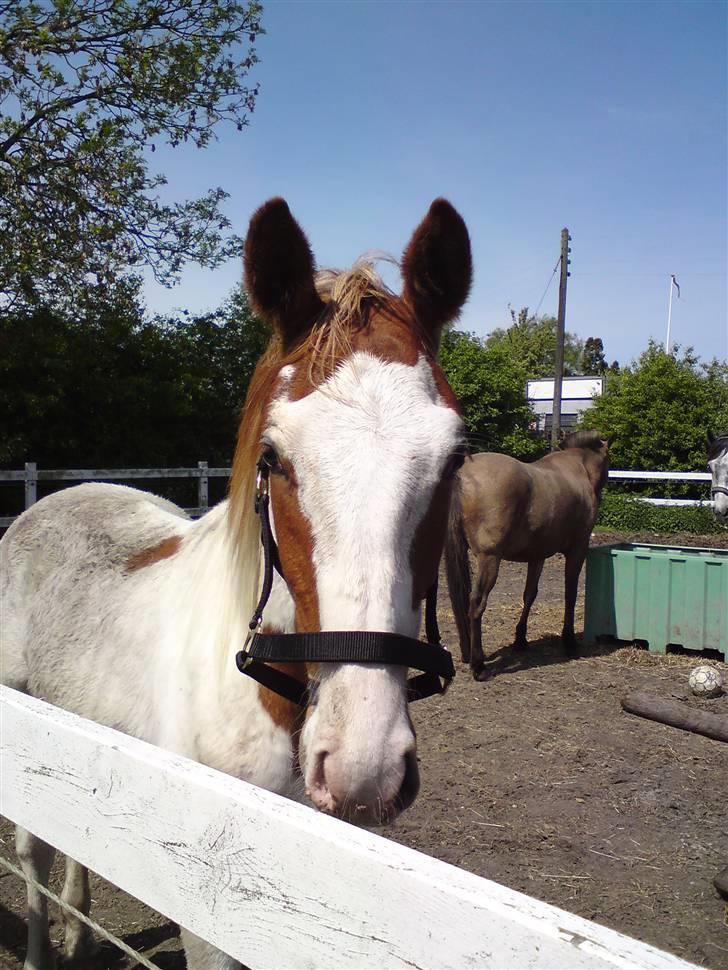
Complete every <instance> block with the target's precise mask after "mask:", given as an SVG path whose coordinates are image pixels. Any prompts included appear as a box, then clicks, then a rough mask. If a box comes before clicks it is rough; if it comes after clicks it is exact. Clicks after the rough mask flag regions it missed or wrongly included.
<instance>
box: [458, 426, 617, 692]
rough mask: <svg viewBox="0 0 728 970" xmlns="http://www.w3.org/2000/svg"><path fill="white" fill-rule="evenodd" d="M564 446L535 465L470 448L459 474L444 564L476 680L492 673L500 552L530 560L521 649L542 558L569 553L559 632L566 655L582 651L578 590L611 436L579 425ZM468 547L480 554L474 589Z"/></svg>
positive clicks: (518, 634) (509, 558)
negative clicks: (485, 626) (485, 627)
mask: <svg viewBox="0 0 728 970" xmlns="http://www.w3.org/2000/svg"><path fill="white" fill-rule="evenodd" d="M562 447H563V450H562V451H556V452H553V453H552V454H549V455H546V456H545V457H544V458H540V459H539V460H538V461H535V462H533V463H531V464H526V463H525V462H521V461H518V460H517V459H515V458H509V457H508V456H507V455H498V454H491V453H486V454H479V455H473V456H472V458H470V459H468V460H466V462H465V464H464V465H463V467H462V469H461V470H460V472H459V474H458V484H459V488H456V490H455V492H454V493H453V498H452V504H451V508H450V523H449V529H448V537H447V542H446V545H445V564H446V568H447V580H448V586H449V588H450V600H451V602H452V608H453V613H454V614H455V621H456V623H457V627H458V633H459V635H460V649H461V651H462V658H463V661H464V662H465V663H468V662H469V663H470V667H471V669H472V671H473V677H475V679H476V680H485V679H486V677H487V676H488V675H487V673H486V670H485V658H484V655H483V644H482V631H481V621H482V617H483V613H484V612H485V609H486V607H487V605H488V596H489V595H490V591H491V590H492V589H493V587H494V586H495V582H496V580H497V578H498V570H499V568H500V564H501V560H503V559H505V560H507V561H508V562H527V563H528V575H527V577H526V586H525V589H524V591H523V611H522V612H521V618H520V619H519V621H518V626H517V627H516V641H515V647H516V648H517V649H523V648H525V647H526V645H527V641H526V630H527V625H528V614H529V613H530V611H531V607H532V605H533V601H534V600H535V599H536V595H537V593H538V581H539V579H540V577H541V571H542V570H543V565H544V561H545V560H546V559H548V558H549V556H554V555H555V554H556V553H557V552H560V553H563V554H564V556H565V557H566V569H565V578H566V584H565V585H566V589H565V610H564V628H563V631H562V634H561V637H562V640H563V643H564V647H565V649H566V652H567V654H568V655H569V656H576V655H577V654H578V645H577V642H576V637H575V636H574V606H575V603H576V592H577V587H578V584H579V574H580V573H581V567H582V566H583V564H584V559H585V558H586V554H587V550H588V548H589V537H590V535H591V531H592V528H593V526H594V523H595V521H596V518H597V515H598V513H599V503H600V501H601V495H602V488H603V486H604V483H605V482H606V480H607V474H608V458H609V442H608V441H603V440H602V439H601V437H600V436H599V434H598V433H597V432H596V431H577V432H575V433H574V434H571V435H568V436H567V437H566V439H565V440H564V443H563V446H562ZM468 548H469V549H470V551H471V552H472V553H473V555H474V556H475V558H476V560H477V576H476V582H475V588H474V589H473V588H472V583H471V575H470V562H469V559H468Z"/></svg>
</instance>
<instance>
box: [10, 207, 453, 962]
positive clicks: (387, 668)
mask: <svg viewBox="0 0 728 970" xmlns="http://www.w3.org/2000/svg"><path fill="white" fill-rule="evenodd" d="M401 268H402V279H403V289H402V293H401V295H395V294H394V293H392V292H391V291H390V290H388V289H387V288H386V287H385V286H384V284H383V283H382V282H381V280H380V279H379V278H378V277H377V275H376V273H375V272H374V270H373V269H372V267H371V266H370V265H368V264H366V263H360V264H357V265H355V267H354V268H353V269H352V270H350V271H347V272H343V273H334V272H329V273H325V274H319V275H318V276H317V275H316V274H315V268H314V261H313V256H312V253H311V250H310V248H309V244H308V241H307V239H306V237H305V235H304V234H303V232H302V230H301V229H300V227H299V226H298V224H297V223H296V222H295V221H294V219H293V217H292V216H291V213H290V211H289V209H288V206H287V205H286V203H285V202H284V201H283V200H282V199H273V200H271V201H269V202H268V203H266V204H265V205H264V206H262V208H260V209H259V210H258V211H257V212H256V213H255V214H254V216H253V218H252V221H251V223H250V227H249V231H248V235H247V239H246V244H245V274H246V286H247V289H248V292H249V294H250V297H251V300H252V304H253V306H254V307H255V309H256V311H257V312H258V313H259V314H260V315H261V316H262V317H263V318H264V319H265V320H266V321H267V322H268V323H269V324H270V326H271V328H272V331H273V336H272V340H271V344H270V346H269V348H268V350H267V352H266V354H265V355H264V357H263V358H262V360H261V362H260V364H259V366H258V368H257V370H256V373H255V375H254V377H253V379H252V382H251V386H250V389H249V393H248V396H247V399H246V403H245V406H244V410H243V416H242V422H241V426H240V433H239V437H238V443H237V449H236V452H235V457H234V462H233V470H232V475H231V482H230V492H229V498H228V499H227V500H226V501H224V502H223V503H221V504H220V505H218V506H217V507H216V508H214V509H213V510H211V511H210V512H209V513H208V514H207V515H205V516H204V517H203V518H201V519H199V520H198V521H191V520H190V519H188V518H187V517H186V515H185V514H184V513H183V512H182V511H181V510H180V509H179V508H177V507H176V506H174V505H172V504H171V503H169V502H167V501H165V500H163V499H161V498H157V497H155V496H152V495H149V494H147V493H144V492H139V491H136V490H134V489H130V488H126V487H123V486H115V485H105V484H87V485H80V486H78V487H75V488H69V489H67V490H65V491H61V492H58V493H56V494H54V495H52V496H49V497H48V498H45V499H43V500H42V501H40V502H38V503H37V504H36V505H34V506H33V507H32V508H31V509H29V510H28V511H27V512H25V513H24V514H23V515H22V516H20V518H19V519H18V520H17V521H16V522H15V523H14V524H13V526H12V527H11V528H10V529H9V531H8V532H7V534H6V536H5V538H4V539H3V541H2V543H1V544H0V557H1V558H0V570H1V573H0V597H1V598H2V603H3V610H4V614H3V624H2V635H3V641H2V672H3V679H4V682H5V683H6V684H8V685H10V686H11V687H14V688H16V689H18V690H21V691H26V692H28V693H30V694H32V695H34V696H36V697H41V698H44V699H45V700H47V701H49V702H51V703H53V704H56V705H59V706H61V707H63V708H65V709H67V710H70V711H74V712H76V713H77V714H80V715H83V716H85V717H89V718H92V719H93V720H95V721H98V722H100V723H102V724H108V725H113V726H114V727H115V728H118V729H120V730H122V731H125V732H127V733H129V734H131V735H134V736H136V737H139V738H143V739H144V740H146V741H149V742H152V743H154V744H157V745H160V746H162V747H164V748H168V749H170V750H172V751H175V752H177V753H180V754H182V755H186V756H187V757H190V758H194V759H196V760H198V761H201V762H203V763H204V764H207V765H211V766H212V767H214V768H217V769H220V770H222V771H225V772H229V773H230V774H232V775H235V776H236V777H238V778H242V779H245V780H247V781H249V782H252V783H254V784H256V785H260V786H262V787H264V788H268V789H270V790H272V791H276V792H280V793H283V794H287V795H290V796H292V797H303V795H304V792H305V793H306V794H307V795H308V796H309V798H310V799H311V801H312V802H313V804H314V805H315V806H316V807H317V808H319V809H321V810H323V811H324V812H328V813H331V814H334V815H338V816H340V817H343V818H346V819H349V820H351V821H354V822H361V823H378V822H385V821H388V820H389V819H391V818H393V817H394V816H395V815H396V814H397V813H398V812H399V811H401V810H402V809H404V808H405V807H407V806H408V805H409V804H410V803H411V802H412V801H413V799H414V798H415V796H416V794H417V791H418V787H419V776H418V769H417V758H416V754H415V749H416V745H415V734H414V730H413V726H412V722H411V720H410V716H409V712H408V706H407V704H408V693H407V681H406V666H401V665H398V664H397V663H396V662H394V663H378V664H377V663H353V662H338V663H337V662H335V660H331V659H329V662H326V663H319V664H304V663H298V664H295V663H292V664H284V665H280V666H282V667H285V668H286V669H287V672H288V674H289V676H290V677H292V678H294V679H296V680H299V681H302V682H303V683H304V684H306V685H308V686H309V687H315V691H314V690H311V691H310V692H309V693H310V694H314V695H315V703H311V704H310V706H308V707H307V708H303V709H302V708H300V707H299V706H298V705H296V704H294V703H292V702H291V701H290V700H287V699H285V698H284V697H281V696H279V695H278V694H275V693H272V692H271V691H270V690H269V689H267V688H266V687H263V686H261V685H260V684H259V683H256V681H255V680H252V679H250V678H249V677H246V676H243V674H241V673H240V672H239V671H238V669H236V660H235V658H236V654H237V652H238V651H239V650H240V649H241V647H242V645H243V643H244V641H245V637H246V631H247V626H248V623H247V621H248V619H249V617H250V615H251V613H252V612H253V609H254V606H255V603H256V601H257V599H258V592H259V587H260V582H261V579H260V575H261V568H260V567H261V559H262V556H261V527H260V523H259V519H258V516H256V510H255V504H256V503H255V494H256V477H257V476H258V491H260V481H259V476H260V475H261V474H262V472H261V469H264V470H265V474H266V482H267V487H268V491H267V492H266V499H268V498H269V501H270V519H271V528H272V531H273V533H274V535H275V541H277V550H278V556H277V558H278V560H279V561H278V563H277V564H278V565H279V567H280V574H281V575H280V576H276V577H275V579H274V580H273V583H272V591H271V592H270V597H269V599H268V600H267V603H266V606H265V610H264V617H263V624H262V631H263V633H265V632H266V631H267V632H268V633H276V632H277V633H290V632H291V631H297V634H298V633H307V634H308V633H311V632H312V631H313V633H314V635H316V634H317V633H318V632H320V631H383V632H384V633H385V634H388V635H389V634H393V635H397V637H395V638H399V639H402V638H406V637H409V638H415V637H417V635H418V632H419V628H420V614H421V604H422V601H423V599H424V598H425V595H426V593H427V592H428V590H430V589H431V588H432V587H433V584H434V583H435V581H436V577H437V569H438V563H439V560H440V555H441V551H442V546H443V542H444V537H445V531H446V526H447V516H448V506H449V501H450V492H451V487H452V482H453V479H454V476H455V473H456V471H457V469H458V468H459V467H460V464H461V463H462V456H463V454H464V447H465V445H464V442H465V439H464V428H463V424H462V421H461V418H460V416H459V414H458V409H457V403H456V401H455V398H454V396H453V394H452V391H451V390H450V388H449V386H448V384H447V381H446V379H445V377H444V375H443V372H442V371H441V369H440V367H439V366H438V364H437V362H436V359H435V358H436V352H437V348H438V344H439V338H440V333H441V331H442V328H443V326H444V325H445V324H446V323H448V322H449V321H450V320H452V319H453V318H454V317H455V316H456V315H457V314H458V312H459V310H460V308H461V306H462V304H463V303H464V301H465V299H466V297H467V294H468V290H469V287H470V280H471V257H470V243H469V239H468V233H467V230H466V228H465V224H464V222H463V220H462V219H461V217H460V216H459V215H458V213H457V212H456V211H455V209H453V207H452V206H451V205H450V204H449V203H448V202H446V201H445V200H443V199H438V200H436V201H435V202H433V204H432V206H431V208H430V210H429V212H428V214H427V216H426V218H425V219H424V220H423V222H422V223H421V224H420V226H419V227H418V228H417V229H416V231H415V232H414V235H413V236H412V239H411V241H410V243H409V245H408V247H407V249H406V250H405V253H404V256H403V260H402V264H401ZM266 562H267V560H266ZM266 568H267V567H266ZM282 576H284V577H285V580H283V579H282V578H281V577H282ZM331 635H332V634H330V636H331ZM269 639H270V637H269ZM418 645H419V644H415V646H418ZM440 649H442V648H440ZM443 652H444V651H443ZM410 665H412V664H410ZM272 666H273V667H274V668H275V667H276V665H275V664H274V665H272ZM17 849H18V854H19V857H20V860H21V864H22V867H23V870H24V872H25V873H26V874H27V875H28V876H31V877H33V878H34V879H36V880H38V881H39V882H40V883H41V884H44V883H47V880H48V875H49V871H50V868H51V863H52V859H53V855H54V851H55V850H54V849H53V848H52V847H51V846H48V845H46V844H45V843H44V842H42V841H41V840H40V839H38V838H36V837H35V836H34V835H32V834H31V833H29V832H26V831H23V830H19V831H18V834H17ZM63 898H64V899H65V900H66V901H68V902H70V903H72V904H73V905H75V906H76V907H78V908H79V909H81V910H82V911H84V912H88V909H89V890H88V872H87V871H86V870H85V869H84V868H83V867H82V866H80V865H79V864H78V863H76V862H74V861H73V860H68V861H67V876H66V882H65V886H64V889H63ZM28 904H29V906H28V909H29V928H28V933H29V941H28V955H27V959H26V963H25V967H26V970H48V968H49V967H52V966H53V965H54V955H53V951H52V948H51V943H50V938H49V935H48V914H47V907H46V901H45V898H44V897H43V896H42V895H41V894H39V893H38V892H37V891H36V890H35V889H34V888H33V887H32V886H29V889H28ZM64 919H65V921H66V937H65V954H66V956H67V957H69V958H78V957H79V956H81V955H82V954H83V952H84V951H85V948H86V947H87V946H88V945H89V943H90V940H89V938H88V936H87V932H86V930H85V929H84V928H83V926H82V925H81V924H80V923H79V922H78V921H76V920H75V919H74V918H73V917H71V916H69V915H68V914H67V913H65V912H64ZM183 941H184V945H185V950H186V956H187V966H188V967H189V968H190V970H203V968H204V970H211V968H214V970H232V968H235V967H238V966H239V964H238V963H237V962H236V961H234V960H232V959H231V958H229V957H227V956H225V955H224V954H222V953H220V952H219V951H217V950H215V949H214V948H212V947H210V946H209V945H208V944H206V943H204V942H203V941H201V940H198V939H197V938H195V937H194V936H193V935H192V934H190V933H189V932H187V931H184V930H183Z"/></svg>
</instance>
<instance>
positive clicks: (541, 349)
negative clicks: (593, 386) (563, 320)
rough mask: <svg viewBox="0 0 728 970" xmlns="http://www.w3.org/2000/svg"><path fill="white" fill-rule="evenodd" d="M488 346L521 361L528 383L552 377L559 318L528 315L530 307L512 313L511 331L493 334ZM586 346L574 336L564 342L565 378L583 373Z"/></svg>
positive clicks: (488, 338)
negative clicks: (500, 349) (540, 378)
mask: <svg viewBox="0 0 728 970" xmlns="http://www.w3.org/2000/svg"><path fill="white" fill-rule="evenodd" d="M485 346H486V347H487V348H489V349H492V348H496V347H498V348H502V349H503V350H504V351H505V352H506V353H508V354H509V355H510V356H511V358H512V359H513V360H514V361H518V362H519V363H520V365H521V367H522V369H523V372H524V374H525V377H526V380H534V379H536V378H539V377H552V376H553V373H554V358H555V355H556V318H555V317H535V316H529V315H528V307H523V308H522V309H521V310H519V312H518V314H516V312H515V311H514V310H511V325H510V327H500V328H497V329H496V330H493V331H492V333H491V334H490V335H489V336H488V337H487V339H486V341H485ZM583 352H584V344H583V342H582V341H581V340H580V339H579V338H578V337H576V336H575V335H574V334H572V333H568V331H567V333H566V335H565V339H564V374H565V375H567V376H570V375H572V374H580V373H582V369H581V368H582V357H583Z"/></svg>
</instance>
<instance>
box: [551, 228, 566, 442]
mask: <svg viewBox="0 0 728 970" xmlns="http://www.w3.org/2000/svg"><path fill="white" fill-rule="evenodd" d="M570 242H571V236H570V235H569V230H568V229H562V230H561V278H560V281H559V317H558V320H557V322H556V360H555V366H554V405H553V413H552V415H551V450H552V451H556V450H557V449H558V447H559V437H560V435H561V382H562V381H563V379H564V335H565V333H566V280H567V279H568V278H569V276H571V273H569V263H570V262H571V260H570V259H569V253H570V252H571V248H570V247H569V243H570Z"/></svg>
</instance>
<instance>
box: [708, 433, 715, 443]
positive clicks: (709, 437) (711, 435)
mask: <svg viewBox="0 0 728 970" xmlns="http://www.w3.org/2000/svg"><path fill="white" fill-rule="evenodd" d="M714 441H715V435H714V434H713V432H712V431H709V432H708V444H709V445H712V444H713V442H714Z"/></svg>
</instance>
